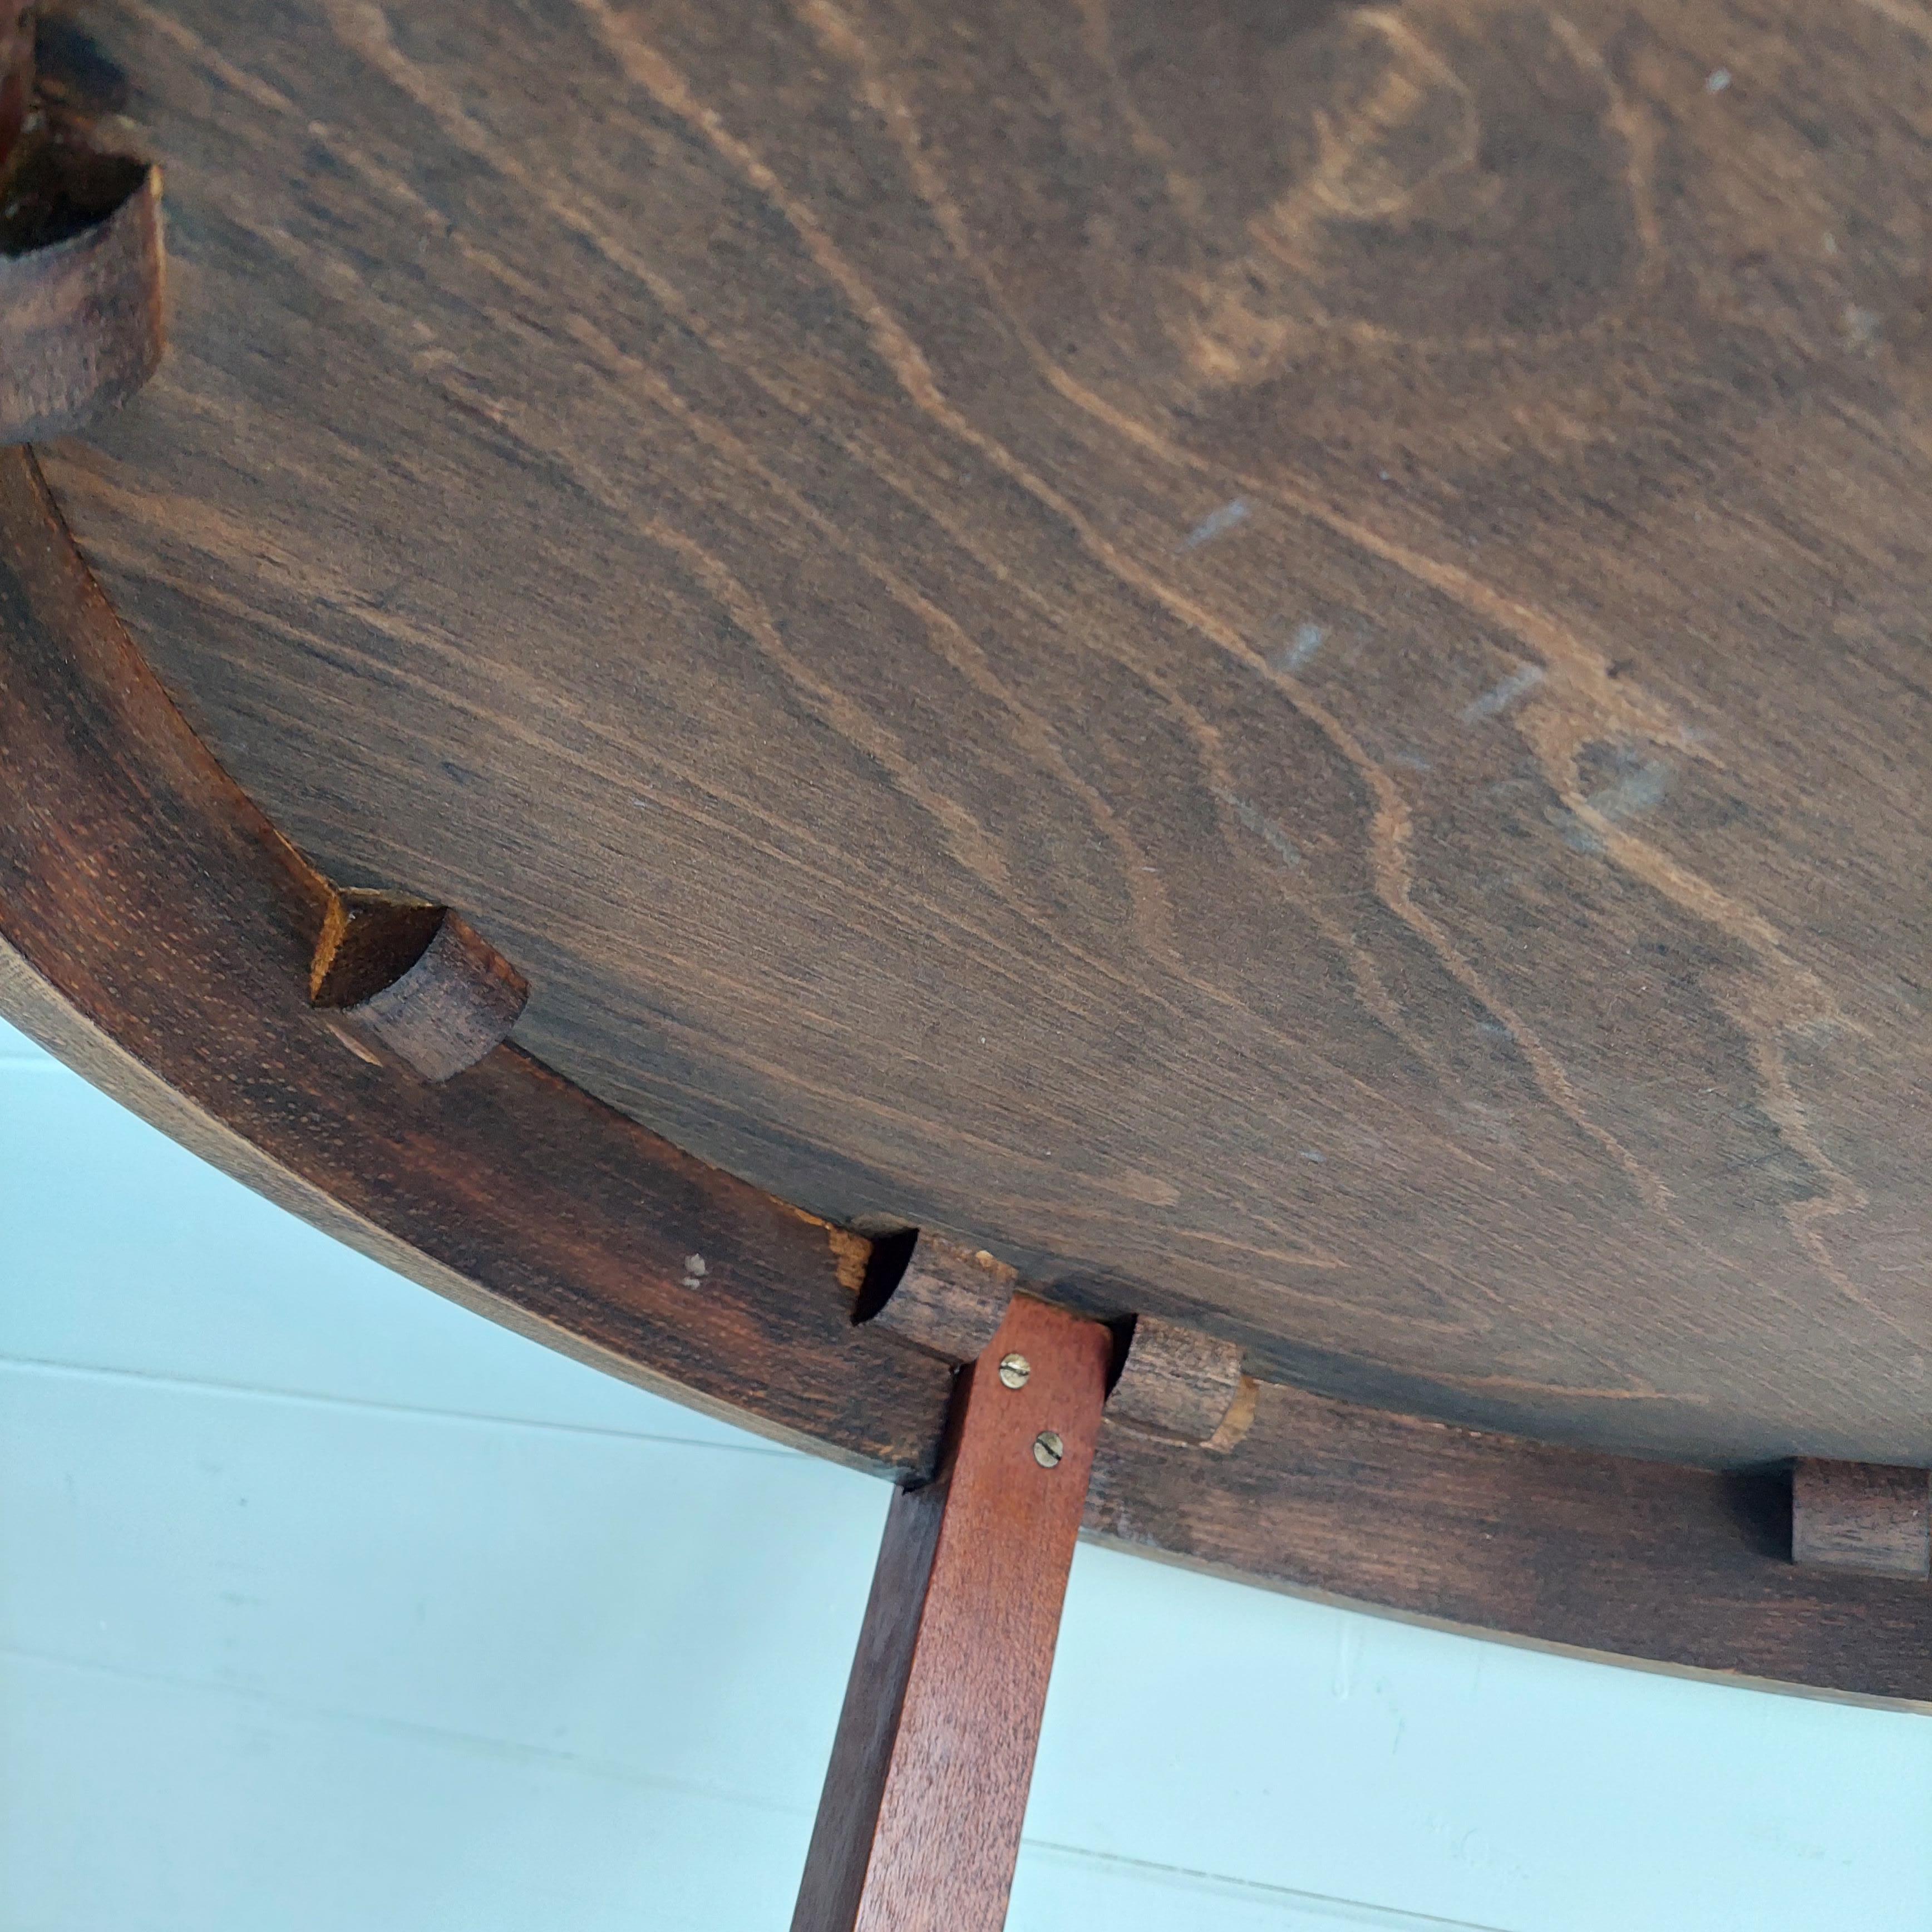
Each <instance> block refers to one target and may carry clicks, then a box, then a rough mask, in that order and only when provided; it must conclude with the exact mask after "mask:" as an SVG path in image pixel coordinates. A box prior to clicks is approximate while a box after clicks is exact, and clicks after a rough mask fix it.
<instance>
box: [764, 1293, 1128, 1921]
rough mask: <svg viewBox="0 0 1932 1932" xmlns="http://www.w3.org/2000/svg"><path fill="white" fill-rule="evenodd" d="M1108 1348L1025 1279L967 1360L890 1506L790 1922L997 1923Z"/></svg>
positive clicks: (1097, 1332)
mask: <svg viewBox="0 0 1932 1932" xmlns="http://www.w3.org/2000/svg"><path fill="white" fill-rule="evenodd" d="M1113 1353H1114V1338H1113V1336H1112V1333H1111V1332H1110V1331H1109V1330H1108V1329H1107V1328H1106V1327H1105V1326H1104V1325H1103V1324H1101V1323H1100V1322H1090V1321H1085V1320H1082V1319H1080V1318H1079V1317H1078V1316H1073V1315H1070V1314H1068V1313H1067V1312H1066V1311H1064V1310H1061V1309H1057V1308H1051V1307H1048V1306H1047V1305H1046V1304H1045V1303H1044V1302H1041V1301H1036V1300H1034V1298H1032V1297H1031V1296H1030V1295H1017V1296H1016V1297H1015V1298H1013V1302H1012V1304H1011V1306H1010V1307H1009V1308H1008V1310H1007V1315H1006V1319H1004V1321H1003V1322H1001V1325H1000V1328H999V1331H998V1334H995V1336H994V1337H993V1338H992V1340H991V1341H990V1342H989V1343H988V1344H987V1345H986V1351H985V1352H984V1353H983V1355H981V1356H980V1358H979V1360H978V1361H977V1363H974V1364H969V1365H968V1367H966V1368H965V1370H962V1372H961V1378H960V1387H959V1392H958V1394H956V1396H955V1397H954V1414H953V1421H952V1427H951V1431H950V1443H949V1447H948V1451H947V1457H946V1460H945V1462H944V1465H943V1466H942V1467H941V1471H940V1473H939V1475H938V1478H936V1479H935V1481H933V1482H932V1483H931V1484H928V1485H926V1487H924V1488H922V1489H919V1490H911V1491H907V1490H901V1491H900V1492H899V1493H898V1496H895V1498H894V1499H893V1502H892V1510H891V1513H890V1514H889V1516H888V1517H887V1519H886V1533H885V1539H884V1542H883V1546H882V1547H881V1548H880V1553H879V1567H878V1569H877V1573H876V1574H875V1576H874V1580H873V1584H872V1594H871V1600H870V1601H869V1602H868V1604H866V1607H865V1625H864V1628H863V1629H862V1631H861V1633H860V1635H859V1646H858V1652H857V1655H856V1656H855V1657H854V1658H853V1664H852V1677H851V1682H850V1685H849V1686H848V1688H847V1691H846V1693H845V1704H844V1709H843V1710H842V1711H841V1712H840V1714H839V1719H838V1735H837V1737H836V1739H835V1742H834V1743H833V1745H832V1761H831V1764H830V1766H829V1768H828V1769H827V1771H826V1778H825V1796H824V1797H823V1800H822V1801H821V1802H820V1808H819V1815H818V1820H817V1824H816V1826H815V1827H814V1830H813V1833H812V1840H811V1849H810V1851H809V1852H808V1855H807V1856H806V1860H805V1876H804V1879H803V1882H802V1884H801V1885H800V1887H799V1899H798V1909H797V1910H796V1912H795V1913H794V1914H793V1918H792V1932H860V1928H862V1929H863V1932H999V1928H1000V1927H1001V1925H1003V1924H1004V1923H1005V1921H1006V1915H1007V1894H1008V1893H1009V1892H1010V1891H1011V1889H1012V1887H1013V1867H1014V1864H1015V1862H1016V1861H1017V1859H1018V1858H1019V1849H1020V1826H1021V1824H1022V1822H1023V1821H1024V1820H1025V1816H1026V1801H1027V1792H1028V1788H1029V1787H1030V1786H1031V1784H1032V1781H1033V1760H1034V1751H1035V1748H1036V1747H1037V1745H1038V1743H1039V1741H1040V1718H1041V1714H1042V1712H1043V1711H1044V1709H1045V1708H1046V1688H1047V1682H1048V1679H1049V1677H1050V1676H1052V1670H1053V1652H1054V1647H1055V1643H1057V1641H1058V1637H1059V1634H1060V1610H1061V1601H1062V1600H1063V1598H1064V1597H1065V1595H1066V1592H1067V1572H1068V1571H1069V1570H1070V1568H1072V1566H1073V1546H1074V1543H1075V1541H1076V1539H1077V1538H1078V1536H1079V1530H1080V1521H1081V1514H1082V1508H1083V1505H1085V1502H1086V1498H1087V1482H1088V1475H1089V1473H1090V1472H1091V1469H1092V1466H1093V1461H1094V1446H1095V1442H1096V1439H1097V1437H1098V1436H1099V1435H1100V1413H1101V1406H1102V1404H1103V1403H1104V1402H1105V1401H1106V1399H1107V1377H1108V1372H1109V1369H1110V1367H1111V1366H1112V1360H1113ZM1010 1355H1021V1356H1023V1357H1024V1358H1025V1360H1026V1361H1028V1363H1029V1364H1031V1373H1030V1374H1029V1375H1028V1377H1027V1379H1025V1382H1022V1383H1021V1384H1019V1385H1018V1386H1017V1387H1016V1386H1013V1385H1010V1384H1008V1383H1006V1382H1003V1381H1002V1380H1001V1377H1000V1375H999V1373H998V1367H999V1364H1000V1363H1001V1361H1002V1360H1004V1359H1005V1358H1007V1357H1008V1356H1010ZM1047 1438H1050V1439H1051V1440H1052V1442H1053V1443H1054V1445H1055V1456H1056V1460H1055V1461H1054V1462H1053V1463H1052V1466H1043V1463H1041V1461H1040V1459H1039V1458H1038V1457H1036V1455H1035V1454H1034V1445H1035V1444H1036V1442H1037V1441H1040V1440H1041V1439H1047Z"/></svg>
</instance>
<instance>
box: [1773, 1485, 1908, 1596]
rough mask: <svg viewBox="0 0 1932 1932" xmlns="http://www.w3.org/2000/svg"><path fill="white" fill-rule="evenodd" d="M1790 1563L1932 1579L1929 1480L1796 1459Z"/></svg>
mask: <svg viewBox="0 0 1932 1932" xmlns="http://www.w3.org/2000/svg"><path fill="white" fill-rule="evenodd" d="M1791 1560H1792V1561H1793V1562H1794V1563H1816V1564H1822V1565H1825V1566H1826V1568H1830V1569H1840V1570H1858V1571H1864V1572H1865V1573H1866V1574H1867V1575H1870V1576H1873V1577H1912V1578H1914V1579H1915V1580H1917V1581H1918V1582H1920V1583H1924V1582H1925V1581H1927V1580H1928V1579H1932V1475H1927V1472H1926V1471H1924V1470H1923V1469H1881V1468H1877V1467H1875V1466H1873V1464H1871V1463H1826V1462H1821V1461H1820V1460H1817V1458H1816V1457H1801V1458H1800V1459H1799V1462H1798V1464H1797V1466H1796V1468H1795V1469H1793V1471H1792V1475H1791Z"/></svg>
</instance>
